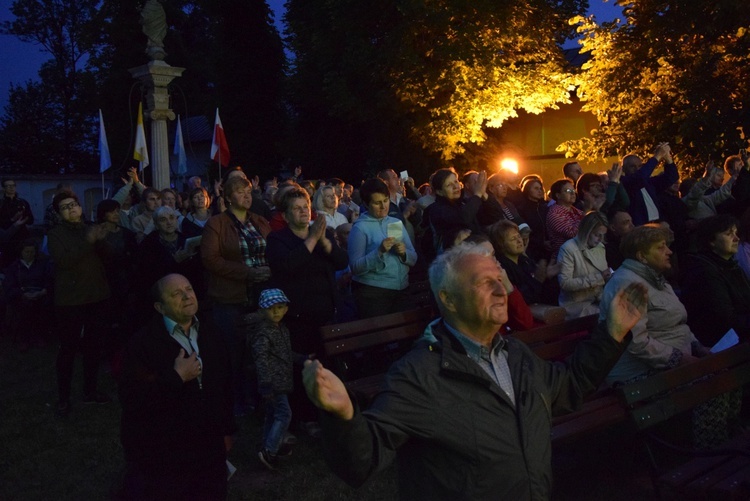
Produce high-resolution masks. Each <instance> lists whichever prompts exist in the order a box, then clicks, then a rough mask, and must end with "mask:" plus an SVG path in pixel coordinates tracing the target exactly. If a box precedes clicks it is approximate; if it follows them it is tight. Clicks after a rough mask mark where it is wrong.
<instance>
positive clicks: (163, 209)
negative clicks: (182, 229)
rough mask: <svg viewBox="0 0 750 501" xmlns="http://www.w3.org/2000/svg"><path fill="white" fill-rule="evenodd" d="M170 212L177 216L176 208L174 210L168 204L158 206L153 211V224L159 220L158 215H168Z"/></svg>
mask: <svg viewBox="0 0 750 501" xmlns="http://www.w3.org/2000/svg"><path fill="white" fill-rule="evenodd" d="M170 214H171V215H173V216H175V217H177V211H176V210H174V209H173V208H172V207H170V206H168V205H162V206H161V207H159V208H158V209H156V210H155V211H154V216H153V219H154V224H156V222H157V221H158V220H159V218H160V217H162V216H169V215H170Z"/></svg>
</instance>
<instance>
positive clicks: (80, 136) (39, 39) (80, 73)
mask: <svg viewBox="0 0 750 501" xmlns="http://www.w3.org/2000/svg"><path fill="white" fill-rule="evenodd" d="M99 3H100V2H98V1H96V0H69V1H64V2H63V1H56V0H16V1H15V2H13V5H12V6H11V12H12V13H13V14H14V15H15V16H16V18H15V19H14V20H13V21H5V22H3V23H2V25H1V26H0V32H2V33H4V34H8V35H16V36H18V37H19V38H20V39H21V40H23V41H25V42H33V43H36V44H39V45H40V46H41V47H42V48H43V49H44V51H46V52H48V53H49V54H50V56H51V57H52V59H50V60H49V61H48V62H47V63H45V64H44V65H43V67H42V69H41V70H40V72H39V74H40V77H41V82H39V83H32V82H29V83H27V84H26V85H25V86H13V87H12V88H11V91H10V94H11V95H10V99H9V103H8V106H7V108H6V115H5V117H4V118H3V120H2V124H3V126H4V127H3V129H4V134H3V135H2V140H0V151H2V152H3V154H4V156H5V157H6V160H5V163H6V169H9V170H25V171H28V169H27V168H28V167H30V166H31V169H32V170H36V171H37V172H76V171H81V170H84V171H85V170H86V168H87V167H89V166H90V165H92V164H93V152H94V150H95V144H96V143H95V136H94V133H93V132H94V130H95V129H94V124H95V121H93V117H94V115H93V113H91V111H90V108H91V103H92V102H93V101H94V100H95V98H96V89H95V86H94V80H93V76H92V74H91V72H90V70H89V68H88V66H87V59H88V57H89V56H91V55H93V54H94V53H95V52H96V50H97V47H98V45H99V43H100V37H99V32H100V31H99V29H98V28H97V27H98V26H99V25H101V24H102V22H103V19H102V17H101V15H100V11H99V9H98V4H99ZM35 99H40V100H41V101H40V102H36V101H35ZM42 104H43V105H44V109H41V108H42V106H41V105H42ZM32 127H34V128H35V131H34V132H33V133H32V134H31V135H29V136H26V137H19V136H18V134H19V132H20V131H23V130H26V129H30V128H32ZM40 134H43V135H42V136H41V137H39V135H40ZM29 138H38V139H41V141H40V142H36V141H33V142H32V141H30V140H29ZM43 152H44V154H42V153H43Z"/></svg>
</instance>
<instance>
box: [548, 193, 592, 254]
mask: <svg viewBox="0 0 750 501" xmlns="http://www.w3.org/2000/svg"><path fill="white" fill-rule="evenodd" d="M549 191H550V197H551V198H552V200H554V201H555V204H554V205H553V206H552V207H550V208H549V211H548V212H547V238H548V239H549V241H550V244H551V245H552V252H551V254H550V257H551V258H555V259H556V258H557V253H558V251H559V250H560V247H562V244H564V243H565V242H566V241H568V240H569V239H571V238H573V237H575V236H576V235H577V234H578V225H580V224H581V220H582V219H583V212H582V211H581V210H580V209H576V208H575V207H573V204H574V203H575V201H576V190H575V189H574V188H573V182H572V181H571V180H570V179H559V180H557V181H555V182H554V183H552V186H550V189H549Z"/></svg>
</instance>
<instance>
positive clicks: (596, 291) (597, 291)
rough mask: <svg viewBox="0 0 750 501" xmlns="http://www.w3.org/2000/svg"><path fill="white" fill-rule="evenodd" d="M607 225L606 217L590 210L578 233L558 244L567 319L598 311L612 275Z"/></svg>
mask: <svg viewBox="0 0 750 501" xmlns="http://www.w3.org/2000/svg"><path fill="white" fill-rule="evenodd" d="M607 227H608V224H607V217H606V216H605V215H604V214H602V213H601V212H596V211H591V212H589V213H588V214H586V216H585V217H584V218H583V220H582V221H581V224H580V226H579V227H578V235H576V236H575V237H574V238H571V239H570V240H568V241H567V242H565V243H564V244H563V246H562V247H560V252H559V253H558V255H557V262H558V263H559V264H560V274H559V275H558V280H559V281H560V298H559V304H560V306H562V307H564V308H565V309H566V310H567V311H568V315H567V318H568V319H571V318H578V317H583V316H586V315H593V314H595V313H599V300H600V299H601V296H602V290H603V289H604V284H605V283H606V282H607V280H609V277H610V276H611V275H612V270H611V269H610V268H609V265H607V257H606V253H605V249H604V236H605V235H606V234H607Z"/></svg>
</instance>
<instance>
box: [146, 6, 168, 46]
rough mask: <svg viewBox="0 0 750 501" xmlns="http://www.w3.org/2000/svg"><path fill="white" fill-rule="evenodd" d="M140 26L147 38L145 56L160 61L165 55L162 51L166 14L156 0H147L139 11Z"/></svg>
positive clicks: (165, 31)
mask: <svg viewBox="0 0 750 501" xmlns="http://www.w3.org/2000/svg"><path fill="white" fill-rule="evenodd" d="M141 26H142V27H143V33H144V34H145V35H146V37H147V38H148V42H147V43H146V54H148V55H149V57H150V58H151V59H152V60H156V61H162V60H164V57H165V56H166V55H167V53H166V52H165V51H164V37H165V36H166V35H167V14H166V13H165V12H164V7H162V5H161V3H159V2H158V1H157V0H148V1H147V2H146V3H145V4H144V6H143V9H142V10H141Z"/></svg>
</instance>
